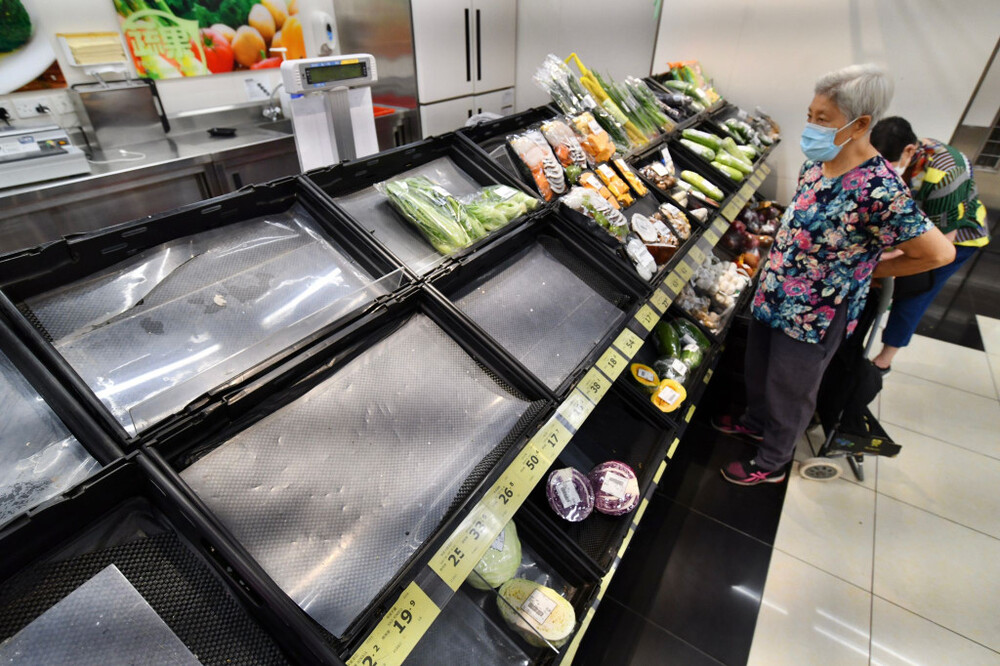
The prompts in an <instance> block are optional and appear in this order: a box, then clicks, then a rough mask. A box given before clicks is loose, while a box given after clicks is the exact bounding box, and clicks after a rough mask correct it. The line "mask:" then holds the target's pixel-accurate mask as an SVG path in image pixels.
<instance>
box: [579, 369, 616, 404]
mask: <svg viewBox="0 0 1000 666" xmlns="http://www.w3.org/2000/svg"><path fill="white" fill-rule="evenodd" d="M577 387H578V388H579V389H580V390H581V391H583V394H584V395H586V396H587V397H588V398H590V400H591V401H592V402H593V403H594V404H595V405H596V404H597V403H599V402H600V401H601V398H603V397H604V394H605V393H607V392H608V389H609V388H611V380H610V379H608V378H607V377H605V376H604V375H603V374H602V373H601V371H600V370H598V369H597V368H591V369H590V370H588V371H587V374H585V375H584V376H583V379H581V380H580V383H579V384H578V385H577Z"/></svg>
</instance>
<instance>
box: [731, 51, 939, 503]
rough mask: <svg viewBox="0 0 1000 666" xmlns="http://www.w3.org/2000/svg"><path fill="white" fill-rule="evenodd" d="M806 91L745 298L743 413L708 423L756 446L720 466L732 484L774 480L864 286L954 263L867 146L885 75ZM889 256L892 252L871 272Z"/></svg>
mask: <svg viewBox="0 0 1000 666" xmlns="http://www.w3.org/2000/svg"><path fill="white" fill-rule="evenodd" d="M815 93H816V94H815V97H814V98H813V101H812V104H810V106H809V112H808V123H807V124H806V129H805V131H804V132H803V133H802V141H801V146H802V150H803V152H804V153H805V154H806V157H807V158H808V159H807V161H806V163H805V164H804V165H803V166H802V170H801V172H800V174H799V183H798V188H797V189H796V192H795V195H794V197H793V199H792V203H791V205H789V207H788V209H787V210H786V211H785V216H784V218H782V221H781V228H780V229H779V231H778V234H777V236H776V237H775V242H774V244H773V245H772V247H771V252H770V255H769V256H768V265H767V267H766V268H765V269H764V271H763V273H762V275H761V279H760V286H759V287H758V289H757V293H756V295H755V297H754V302H753V319H752V320H751V323H750V331H749V335H748V339H747V353H746V377H747V411H746V413H745V414H744V415H743V416H742V417H741V418H739V419H732V418H729V417H723V418H722V419H720V420H719V421H718V422H717V423H716V424H715V425H716V427H717V428H718V429H719V430H722V431H723V432H727V433H730V434H741V435H745V436H748V437H750V438H752V439H754V440H757V442H758V447H757V453H756V455H755V456H753V457H752V458H751V459H749V460H738V461H734V462H732V463H729V464H728V465H726V466H725V467H723V468H722V475H723V477H725V479H726V480H727V481H731V482H733V483H737V484H740V485H748V486H749V485H756V484H758V483H778V482H780V481H782V480H784V478H785V467H786V465H787V464H788V463H789V461H791V459H792V454H793V452H794V449H795V441H796V439H798V437H799V435H800V434H801V433H802V432H803V431H804V430H805V428H806V425H807V424H808V423H809V420H810V418H811V417H812V414H813V411H814V410H815V408H816V393H817V391H818V390H819V384H820V380H821V379H822V378H823V373H824V372H825V370H826V367H827V365H828V364H829V362H830V359H831V358H832V356H833V353H834V352H835V351H836V350H837V347H838V346H839V345H840V343H841V341H842V340H843V339H844V337H845V336H848V335H850V334H851V333H852V332H853V331H854V328H855V326H857V322H858V317H859V316H860V314H861V310H862V309H863V308H864V304H865V298H866V297H867V295H868V287H869V285H870V283H871V279H872V277H885V276H890V275H909V274H913V273H917V272H921V271H925V270H929V269H931V268H934V267H937V266H941V265H943V264H946V263H948V262H950V261H951V260H952V258H953V257H954V249H953V248H952V246H951V244H950V243H949V242H948V241H947V240H946V239H945V237H944V235H943V234H941V232H940V231H938V230H937V228H936V227H935V226H934V225H933V224H931V223H930V221H928V220H927V218H926V217H924V215H923V213H921V212H920V209H919V208H918V207H917V206H916V204H915V203H914V202H913V200H912V199H911V198H910V196H909V191H908V189H907V188H906V187H905V186H904V185H903V183H902V182H901V181H900V180H899V178H898V177H897V176H896V173H895V170H894V169H893V167H892V165H891V164H889V163H888V162H886V161H885V159H883V158H882V157H881V156H880V155H879V153H878V151H876V150H875V149H874V148H873V147H872V145H871V143H870V141H869V131H870V130H871V127H872V125H873V124H874V123H875V122H877V121H878V120H879V118H880V117H881V116H882V115H883V114H884V113H885V111H886V108H887V107H888V106H889V102H890V100H891V98H892V84H891V82H890V80H889V79H888V77H887V76H886V74H885V73H884V72H883V71H882V70H880V69H878V68H877V67H874V66H872V65H856V66H852V67H847V68H845V69H842V70H839V71H836V72H832V73H830V74H827V75H826V76H824V77H823V78H822V79H820V81H819V82H818V83H817V84H816V91H815ZM889 247H896V248H898V249H899V250H900V251H901V253H900V254H899V256H897V257H895V258H893V259H889V260H886V261H884V262H880V261H879V260H880V257H881V255H882V251H883V250H884V249H886V248H889Z"/></svg>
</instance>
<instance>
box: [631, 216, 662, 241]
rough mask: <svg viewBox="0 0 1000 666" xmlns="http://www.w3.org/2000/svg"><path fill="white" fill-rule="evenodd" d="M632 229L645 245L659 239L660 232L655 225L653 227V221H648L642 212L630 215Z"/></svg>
mask: <svg viewBox="0 0 1000 666" xmlns="http://www.w3.org/2000/svg"><path fill="white" fill-rule="evenodd" d="M632 231H634V232H635V233H636V235H638V236H639V238H640V239H641V240H642V242H643V243H645V244H646V245H649V244H650V243H655V242H657V241H658V240H660V234H659V233H658V232H657V231H656V227H654V226H653V223H652V222H650V221H649V218H648V217H646V216H645V215H643V214H642V213H635V214H634V215H632Z"/></svg>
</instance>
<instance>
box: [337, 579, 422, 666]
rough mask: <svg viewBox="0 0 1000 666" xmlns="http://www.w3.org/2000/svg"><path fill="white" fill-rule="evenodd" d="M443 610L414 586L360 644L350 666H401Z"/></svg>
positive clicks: (409, 586)
mask: <svg viewBox="0 0 1000 666" xmlns="http://www.w3.org/2000/svg"><path fill="white" fill-rule="evenodd" d="M440 612H441V610H440V609H439V608H438V607H437V605H436V604H435V603H434V602H433V601H431V599H430V597H428V596H427V594H426V593H424V591H423V590H421V589H420V587H419V586H418V585H417V584H416V582H411V583H410V584H409V585H407V586H406V589H405V590H404V591H403V594H401V595H400V596H399V599H397V600H396V603H394V604H393V605H392V608H390V609H389V612H388V613H386V614H385V616H383V617H382V620H381V621H380V622H379V623H378V626H376V627H375V631H373V632H372V633H371V635H370V636H368V638H367V639H366V640H365V642H364V643H362V644H361V647H359V648H358V649H357V650H356V651H355V652H354V654H353V655H351V658H350V659H348V660H347V666H398V665H400V664H402V663H403V662H404V661H405V660H406V657H407V655H409V654H410V652H411V651H412V650H413V648H414V647H416V645H417V641H419V640H420V638H421V636H423V635H424V633H425V632H426V631H427V630H428V629H429V628H430V626H431V624H433V623H434V620H435V619H436V618H437V616H438V614H439V613H440Z"/></svg>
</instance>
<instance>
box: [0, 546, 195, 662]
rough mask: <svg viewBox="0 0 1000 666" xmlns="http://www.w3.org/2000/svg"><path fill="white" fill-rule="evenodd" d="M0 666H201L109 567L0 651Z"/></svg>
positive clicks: (133, 589)
mask: <svg viewBox="0 0 1000 666" xmlns="http://www.w3.org/2000/svg"><path fill="white" fill-rule="evenodd" d="M0 663H4V664H70V663H72V664H75V665H78V666H114V665H117V664H121V665H126V664H129V665H131V664H163V665H168V666H169V665H173V666H181V665H184V664H200V663H201V662H199V661H198V659H197V658H196V657H195V656H194V655H193V654H191V652H190V650H188V649H187V647H185V646H184V643H182V642H181V641H180V639H179V638H177V636H176V635H175V634H174V633H173V632H172V631H171V630H170V627H168V626H167V625H166V623H164V621H163V620H162V619H161V618H160V616H159V615H157V614H156V611H155V610H153V609H152V607H151V606H150V605H149V604H148V603H146V600H145V599H143V598H142V595H141V594H139V592H138V591H136V589H135V588H134V587H132V584H131V583H129V582H128V580H127V579H126V578H125V576H123V575H122V573H121V572H120V571H119V570H118V568H117V567H115V566H114V565H113V564H112V565H110V566H108V567H106V568H104V569H102V570H101V572H100V573H98V574H97V575H96V576H94V577H93V578H91V579H90V580H89V581H87V582H86V583H84V584H83V585H81V586H80V587H78V588H77V589H75V590H73V591H72V592H71V593H70V594H69V595H67V596H66V597H64V598H63V599H62V600H61V601H59V602H58V603H56V604H55V605H54V606H52V608H50V609H49V610H47V611H45V612H44V613H43V614H42V615H40V616H39V617H37V618H36V619H35V620H34V621H33V622H32V623H31V624H29V625H28V626H27V627H25V628H24V629H22V630H21V631H19V632H18V633H17V634H15V635H14V636H13V637H11V638H10V639H9V640H8V641H6V642H4V643H3V644H2V645H0Z"/></svg>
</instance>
